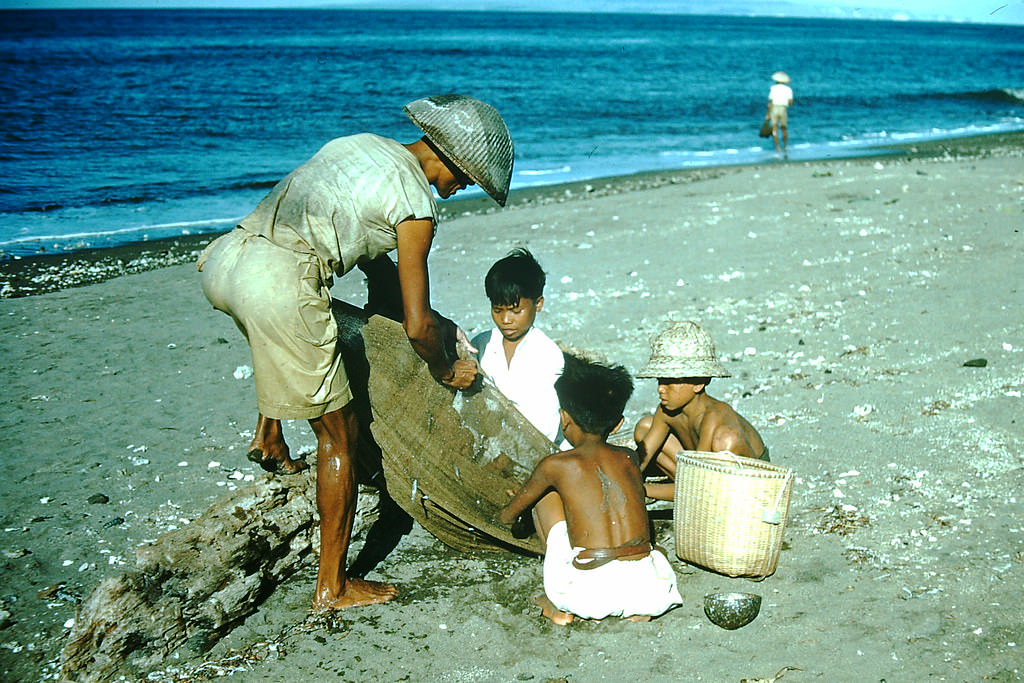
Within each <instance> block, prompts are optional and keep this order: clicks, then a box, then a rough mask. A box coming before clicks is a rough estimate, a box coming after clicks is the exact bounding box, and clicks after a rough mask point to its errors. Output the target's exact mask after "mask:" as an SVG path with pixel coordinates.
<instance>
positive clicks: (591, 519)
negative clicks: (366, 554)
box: [499, 355, 682, 625]
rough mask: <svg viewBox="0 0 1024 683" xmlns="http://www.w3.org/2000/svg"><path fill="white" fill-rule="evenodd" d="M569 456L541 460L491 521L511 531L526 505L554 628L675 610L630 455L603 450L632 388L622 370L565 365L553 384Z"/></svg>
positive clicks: (545, 607) (671, 582)
mask: <svg viewBox="0 0 1024 683" xmlns="http://www.w3.org/2000/svg"><path fill="white" fill-rule="evenodd" d="M555 391H556V392H557V393H558V399H559V401H560V403H561V408H560V410H559V418H560V421H561V427H562V431H563V433H564V434H565V437H566V439H567V440H568V441H569V443H571V444H572V446H573V448H572V450H568V451H563V452H561V453H555V454H553V455H549V456H547V457H546V458H544V459H543V460H541V461H540V462H539V463H538V464H537V467H536V468H535V469H534V471H533V474H532V475H531V477H530V479H529V481H527V482H526V485H525V486H523V488H522V489H521V490H520V491H519V492H518V493H516V494H515V495H514V496H513V497H512V500H511V501H510V502H509V503H508V505H506V506H505V507H504V508H503V509H502V510H501V512H500V513H499V521H500V522H501V523H502V524H511V523H512V521H513V520H515V519H516V518H517V517H518V516H519V515H520V514H521V513H522V512H524V511H525V510H526V509H527V508H528V507H529V506H531V505H534V509H533V517H534V522H535V523H536V525H537V532H538V534H539V535H540V537H541V540H542V541H543V542H544V544H545V548H546V550H545V555H544V595H543V596H540V597H538V598H537V599H536V602H537V604H538V605H540V606H541V608H542V612H543V614H544V616H546V617H548V618H549V619H551V621H553V622H554V623H556V624H560V625H564V624H568V623H571V622H572V621H573V619H574V618H575V617H576V616H579V617H582V618H585V619H603V618H604V617H608V616H618V617H625V618H629V619H632V620H634V621H647V620H649V619H650V618H651V617H654V616H658V615H660V614H662V613H664V612H666V611H668V610H669V609H671V608H672V607H674V606H676V605H678V604H680V603H681V602H682V598H681V597H680V596H679V591H678V589H677V588H676V576H675V573H674V572H673V571H672V567H671V566H670V565H669V563H668V560H667V559H666V557H665V556H664V554H662V553H661V552H660V551H659V550H657V549H655V548H653V547H652V546H651V541H650V536H649V523H648V518H647V509H646V507H645V506H644V489H643V479H642V477H641V476H640V470H639V469H638V468H637V465H636V461H635V460H634V459H633V453H632V452H631V451H630V450H628V449H625V448H620V447H617V446H612V445H610V444H609V443H607V441H606V438H607V437H608V435H609V434H610V433H611V432H612V431H613V430H614V429H615V428H616V427H617V426H618V425H619V424H621V423H622V411H623V409H624V408H625V405H626V402H627V401H628V400H629V397H630V395H631V394H632V393H633V382H632V380H631V379H630V377H629V373H627V372H626V370H625V369H624V368H622V367H614V368H608V367H605V366H602V365H598V364H596V363H590V362H587V361H583V360H580V359H578V358H575V357H572V356H568V355H567V356H566V365H565V371H564V372H563V374H562V376H561V377H559V378H558V380H557V381H556V382H555Z"/></svg>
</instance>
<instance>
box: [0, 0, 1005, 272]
mask: <svg viewBox="0 0 1024 683" xmlns="http://www.w3.org/2000/svg"><path fill="white" fill-rule="evenodd" d="M0 20H2V21H0V174H2V176H0V256H10V255H17V254H29V253H36V252H39V251H40V250H45V251H47V252H52V251H61V250H68V249H78V248H86V247H102V246H110V245H114V244H120V243H124V242H129V241H135V240H139V239H153V238H157V237H166V236H171V235H176V234H182V233H190V232H191V233H195V232H204V231H215V230H222V229H225V228H226V227H229V226H230V225H231V224H232V222H233V221H235V220H237V219H238V218H240V217H241V216H243V215H244V214H246V213H247V212H248V211H249V210H250V209H251V208H252V207H253V206H254V205H255V203H256V202H257V201H258V200H259V198H260V197H261V196H262V195H263V194H264V193H265V192H266V190H267V189H269V188H270V187H271V186H272V185H273V184H274V183H275V182H276V181H277V180H278V179H280V178H281V177H282V176H283V175H285V174H286V173H287V172H288V171H290V170H291V169H292V168H293V167H294V166H296V165H297V164H299V163H301V162H302V161H303V160H305V159H306V158H307V157H308V156H310V155H311V154H313V153H314V152H315V151H316V150H317V149H318V148H319V147H320V145H322V144H323V143H324V142H326V141H327V140H329V139H330V138H333V137H336V136H339V135H346V134H350V133H356V132H362V131H373V132H376V133H380V134H382V135H387V136H390V137H394V138H396V139H398V140H400V141H402V142H408V141H411V140H413V139H415V138H416V137H418V129H416V128H415V127H414V126H412V124H411V123H409V122H408V121H407V120H406V119H405V117H404V115H403V114H402V113H401V107H402V105H403V104H405V103H406V102H408V101H410V100H412V99H415V98H418V97H421V96H424V95H428V94H435V93H442V92H462V93H466V94H470V95H474V96H476V97H479V98H481V99H484V100H486V101H488V102H490V103H492V104H494V105H495V106H496V107H498V109H499V110H500V111H501V112H502V113H503V115H504V117H505V119H506V121H507V122H508V124H509V127H510V129H511V131H512V135H513V137H514V139H515V142H516V150H517V158H516V167H515V173H514V176H513V191H514V190H515V188H517V187H524V186H527V185H534V184H539V183H556V182H563V181H567V180H578V179H582V178H592V177H600V176H608V175H616V174H620V173H630V172H634V171H640V170H652V169H662V168H681V167H694V166H713V165H721V164H734V163H748V162H757V161H764V160H768V159H771V158H772V156H773V154H772V151H771V142H770V141H767V143H766V142H765V141H763V140H761V139H759V138H758V137H757V127H758V124H759V123H760V119H761V118H762V117H763V116H764V107H765V102H766V99H767V93H768V88H769V86H770V85H771V83H770V75H771V73H772V72H774V71H776V70H778V69H783V70H785V71H787V72H788V73H789V74H790V75H791V76H792V78H793V83H792V87H793V90H794V92H795V97H796V104H795V106H794V107H793V108H792V109H791V111H790V158H791V159H815V158H825V157H834V156H846V155H852V154H856V153H858V152H861V151H863V150H865V149H866V148H868V147H869V146H871V145H877V144H880V143H886V142H892V141H907V140H915V139H932V138H941V137H954V136H958V135H966V134H974V133H985V132H999V131H1007V130H1021V129H1024V27H1020V26H992V25H954V24H919V23H896V22H860V21H839V20H812V19H755V18H737V17H699V16H665V15H658V16H643V15H622V14H615V15H601V14H587V15H583V14H505V13H500V14H499V13H449V12H358V11H344V10H340V11H333V10H264V11H256V10H249V11H228V10H226V11H215V10H205V11H204V10H177V11H171V10H168V11H163V10H160V11H155V10H154V11H131V10H107V11H35V12H21V11H6V12H0Z"/></svg>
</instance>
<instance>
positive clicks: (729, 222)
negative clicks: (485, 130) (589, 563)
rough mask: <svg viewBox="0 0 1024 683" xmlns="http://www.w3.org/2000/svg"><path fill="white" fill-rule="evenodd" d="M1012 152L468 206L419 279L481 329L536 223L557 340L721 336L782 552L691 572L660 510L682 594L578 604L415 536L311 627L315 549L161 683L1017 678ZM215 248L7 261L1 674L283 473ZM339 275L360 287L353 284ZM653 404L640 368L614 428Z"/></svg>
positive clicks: (1017, 328) (1021, 191) (50, 672)
mask: <svg viewBox="0 0 1024 683" xmlns="http://www.w3.org/2000/svg"><path fill="white" fill-rule="evenodd" d="M1022 160H1024V135H1022V134H1015V135H1002V136H992V137H986V138H973V139H965V140H954V141H946V142H943V143H933V144H930V145H921V146H918V147H915V148H906V149H901V150H898V151H896V152H895V153H893V154H891V155H888V156H882V157H876V158H864V159H855V160H833V161H824V162H810V163H776V164H768V165H762V166H753V167H735V168H716V169H704V170H700V171H691V172H685V171H680V172H675V173H668V172H665V173H652V174H644V175H640V176H630V177H627V178H618V179H609V180H597V181H591V182H588V183H577V184H574V185H569V186H563V187H558V188H545V189H542V190H531V191H525V192H523V193H521V196H516V195H513V198H512V201H511V202H510V207H509V208H507V209H505V210H497V209H496V208H495V209H493V210H491V209H487V210H483V209H481V208H480V202H474V201H468V202H465V203H463V204H453V205H452V207H455V208H452V209H450V210H449V213H450V214H451V215H450V216H449V218H448V219H447V220H446V221H445V222H443V223H442V224H441V226H440V228H439V230H438V233H437V238H436V240H435V245H434V249H433V253H432V255H431V260H430V268H431V281H432V299H433V301H434V304H435V306H436V308H438V310H440V311H442V312H443V313H445V314H446V315H448V316H450V317H451V318H453V319H454V320H456V321H458V322H459V323H460V324H461V325H462V326H463V328H464V329H465V330H466V331H467V332H468V333H470V334H473V333H475V332H478V331H481V330H483V329H486V328H488V327H489V326H490V319H489V316H488V302H487V300H486V297H485V295H484V292H483V278H484V274H485V273H486V271H487V269H488V267H489V266H490V265H491V263H492V262H493V261H494V260H496V259H498V258H500V257H502V256H504V255H505V254H506V253H507V252H508V251H509V250H510V249H511V248H513V247H516V246H526V247H528V248H529V249H530V250H531V251H533V253H534V254H535V255H536V256H537V258H538V260H539V261H540V262H541V264H542V265H543V266H544V268H545V270H546V271H547V272H548V286H547V289H546V291H545V300H546V304H545V306H544V310H543V312H542V313H541V315H540V317H539V318H538V325H539V326H541V327H542V328H544V329H545V331H547V332H548V334H549V335H550V336H551V337H552V338H553V339H555V340H557V341H559V342H561V343H562V344H564V345H568V346H573V347H579V348H583V349H588V350H591V351H596V352H598V353H600V354H603V355H604V356H605V357H607V358H608V359H609V360H611V361H613V362H616V363H621V364H623V365H625V366H626V367H627V368H628V369H629V370H631V371H634V372H635V371H636V370H637V369H639V368H640V367H641V366H642V365H643V363H644V362H645V361H646V360H647V356H648V353H649V348H650V347H649V338H650V336H651V335H652V334H653V333H654V332H655V331H656V330H657V329H658V328H659V326H660V325H661V323H662V321H663V320H664V319H665V318H666V316H668V315H672V316H674V317H676V318H682V319H693V320H697V321H699V322H700V323H701V324H702V325H703V326H704V327H705V328H706V329H707V330H708V331H709V332H710V333H711V334H712V336H713V337H714V339H715V341H716V344H717V347H718V352H719V355H720V356H721V357H722V358H723V359H724V361H723V362H724V363H725V364H726V366H727V367H728V368H729V369H730V371H731V372H732V375H733V376H732V377H731V378H728V379H723V380H716V381H715V382H714V383H713V384H712V385H711V386H710V387H709V389H708V391H709V393H710V394H712V395H713V396H715V397H717V398H721V399H724V400H727V401H729V402H731V403H732V404H733V405H734V406H735V407H737V408H738V410H740V412H742V413H743V414H744V415H745V416H746V417H747V418H748V419H749V420H750V421H751V422H752V423H753V424H754V425H755V426H757V428H758V429H759V430H760V432H761V434H762V435H763V436H764V438H765V440H766V441H767V442H768V443H769V445H770V447H771V452H772V460H773V462H776V463H778V464H782V465H785V466H787V467H791V468H793V469H794V471H795V473H796V479H795V485H794V489H793V499H792V507H791V511H790V518H789V523H788V526H787V531H786V545H785V547H784V549H783V552H782V556H781V559H780V561H779V566H778V570H777V572H776V573H775V574H774V575H773V576H771V577H769V578H767V579H766V580H764V581H763V582H758V583H755V582H751V581H747V580H744V579H731V578H727V577H723V576H719V575H716V574H712V573H710V572H707V571H704V570H701V569H698V568H696V567H693V566H689V565H686V564H685V563H683V562H681V561H679V560H678V559H677V558H675V555H674V553H673V552H672V549H673V547H674V546H673V539H672V527H671V521H670V519H669V518H668V516H667V515H666V514H665V513H666V512H667V511H666V510H664V509H662V510H659V511H656V512H655V513H653V516H654V517H655V528H656V530H657V532H658V540H659V543H660V544H661V545H663V546H664V547H665V548H666V549H668V551H669V555H670V559H672V561H673V565H674V567H675V569H676V571H677V573H678V576H679V587H680V591H681V593H682V595H683V598H684V604H683V605H682V606H681V607H679V608H677V609H675V610H673V611H671V612H669V613H668V614H666V615H664V616H663V617H661V618H659V619H656V620H654V621H652V622H650V623H646V624H636V623H630V622H623V621H618V620H606V621H604V622H602V623H590V622H585V623H577V624H574V625H571V626H570V627H567V628H563V627H557V626H554V625H552V624H550V623H549V622H547V621H546V620H544V619H542V618H541V616H540V614H539V609H538V608H536V607H535V606H534V605H533V602H532V596H533V595H534V594H536V593H537V592H539V591H540V587H541V564H540V561H539V560H538V559H537V558H533V557H523V556H519V555H514V554H496V555H476V556H472V555H466V554H460V553H457V552H454V551H452V550H450V549H448V548H446V547H445V546H444V545H443V544H441V543H440V542H438V541H437V540H435V539H434V538H433V537H431V536H430V535H429V534H428V533H427V532H425V531H424V530H423V529H422V528H420V527H418V526H414V527H413V530H412V531H411V532H410V533H409V534H407V535H406V536H405V537H404V538H403V539H402V541H401V542H400V543H399V545H398V547H397V548H396V549H395V550H394V551H393V552H392V553H391V554H390V555H389V556H388V557H387V558H385V559H384V560H383V562H381V563H380V564H379V565H378V566H377V567H376V569H375V570H374V571H373V572H372V573H371V574H370V578H373V579H378V580H385V581H390V582H393V583H395V584H396V585H397V586H398V587H399V589H400V591H401V595H400V596H399V597H398V598H397V600H396V601H395V602H393V603H389V604H385V605H378V606H371V607H362V608H357V609H354V610H350V611H346V612H344V613H343V615H342V616H341V618H339V619H338V620H336V621H335V623H333V624H323V623H317V622H313V621H308V620H307V613H308V607H309V601H310V598H311V594H312V587H313V582H314V578H315V562H312V561H311V562H310V563H308V565H307V566H305V567H304V568H303V570H302V571H300V572H299V574H298V575H297V576H295V577H293V578H291V579H290V580H288V581H287V582H286V583H285V584H284V585H282V586H281V587H280V588H279V589H278V590H277V591H276V592H275V593H274V594H273V595H272V596H271V597H270V598H269V599H268V600H267V601H266V602H265V603H263V604H262V605H261V606H260V608H259V610H258V611H257V613H256V614H255V615H253V616H252V617H250V618H249V619H248V620H247V621H246V623H245V624H244V625H242V626H240V627H239V628H237V629H235V630H234V631H233V632H232V633H231V634H230V635H229V636H227V637H226V638H224V639H223V640H222V641H221V642H220V643H218V644H217V645H216V646H215V647H213V648H212V649H211V650H209V651H207V652H205V653H200V654H197V653H195V652H188V651H182V652H179V653H177V656H176V658H171V659H169V660H168V661H166V662H165V664H164V666H163V667H162V668H159V669H155V670H152V671H149V672H146V678H147V679H148V680H154V681H183V680H207V679H209V678H213V677H217V676H219V675H223V674H227V673H231V674H232V675H233V680H240V681H295V680H307V681H319V680H332V681H333V680H337V681H453V682H454V681H459V682H461V681H579V682H586V681H623V680H636V681H714V682H735V683H738V682H739V681H741V680H743V679H753V680H758V679H764V680H772V679H773V677H774V676H775V675H776V674H777V672H783V675H784V676H785V680H786V683H801V681H890V682H892V681H923V680H929V681H983V680H985V681H1017V680H1021V678H1022V677H1024V619H1022V617H1021V614H1022V613H1024V598H1022V594H1021V586H1022V585H1024V512H1022V510H1024V506H1022V500H1021V497H1022V495H1024V493H1022V492H1024V488H1022V484H1024V423H1022V417H1021V416H1022V415H1024V410H1022V408H1024V402H1022V398H1021V393H1022V391H1024V316H1022V315H1021V311H1022V310H1024V301H1022V293H1021V282H1024V267H1022V265H1021V264H1022V262H1024V261H1022V259H1024V236H1022V232H1021V231H1022V229H1024V163H1022ZM209 239H210V238H209V237H205V238H196V239H193V240H182V241H180V242H179V243H177V244H175V245H168V244H159V245H148V246H147V245H142V246H140V248H139V249H137V250H134V252H133V251H132V250H127V251H126V252H125V253H121V254H117V255H114V254H93V255H83V256H78V257H75V258H68V257H53V258H52V259H50V260H48V261H43V260H31V262H30V261H7V262H4V263H3V264H0V266H2V267H0V289H2V290H3V291H2V295H3V297H5V298H2V299H0V363H2V365H3V368H4V371H3V386H4V390H3V392H2V393H0V402H2V412H0V414H2V417H0V449H2V452H3V453H4V458H5V463H6V467H7V470H6V474H7V476H6V477H5V482H4V484H3V501H4V503H3V506H2V512H0V516H2V521H3V523H2V527H0V529H2V536H0V540H2V543H0V550H2V556H0V563H2V564H0V567H2V570H0V571H2V584H0V586H2V588H0V677H2V678H3V679H4V680H11V681H15V680H17V681H36V680H53V679H55V678H56V677H57V666H58V665H57V659H58V657H59V654H60V651H61V649H62V647H63V646H64V643H65V640H66V637H67V634H68V633H69V629H70V628H71V625H72V624H73V621H74V619H75V618H76V606H77V605H78V604H79V603H80V601H82V600H83V599H84V598H85V597H86V596H87V595H88V594H89V593H90V592H91V591H92V590H93V588H95V586H96V585H97V584H98V583H99V582H100V581H101V580H102V579H103V578H104V577H106V576H109V575H112V574H115V573H117V572H121V571H125V570H127V569H131V568H132V567H133V566H134V561H135V560H134V558H135V551H136V548H137V547H138V546H139V545H140V544H144V543H146V542H148V541H152V540H154V539H156V538H158V537H159V536H160V535H161V534H162V533H165V532H167V531H169V530H173V529H176V528H180V527H182V526H184V525H186V524H189V523H190V522H192V521H194V520H195V519H197V518H198V517H199V516H201V515H202V514H203V512H204V511H205V510H207V508H209V507H210V505H211V504H212V503H214V502H215V501H216V500H218V499H220V498H221V497H223V496H224V495H225V494H227V493H228V492H230V491H232V490H235V489H237V488H238V487H240V486H244V485H246V484H247V483H248V482H252V481H255V480H258V479H260V478H262V477H269V476H272V475H267V474H265V473H264V472H263V471H262V470H260V469H259V468H258V467H257V466H255V465H253V464H252V463H250V462H248V461H247V460H246V459H245V457H244V449H245V446H246V445H247V443H248V439H249V438H250V436H251V430H252V427H253V425H254V422H255V416H256V415H255V401H254V395H253V387H252V379H251V378H250V377H247V376H246V373H245V372H243V371H239V372H236V369H239V368H240V366H248V365H250V363H251V361H250V359H249V356H248V349H247V347H246V344H245V342H244V340H243V339H242V337H241V336H240V335H239V333H238V332H237V331H236V330H235V328H234V326H233V324H232V323H231V321H230V320H229V319H228V318H227V316H225V315H223V314H221V313H219V312H217V311H214V310H212V309H211V308H210V306H209V305H208V303H207V302H206V300H205V299H204V298H203V295H202V293H201V291H200V288H199V282H198V276H197V273H196V272H195V268H194V266H193V265H192V260H193V258H194V257H193V253H194V252H195V251H196V250H198V249H199V248H201V245H202V244H204V243H205V242H207V241H209ZM147 250H148V251H147ZM133 259H134V260H133ZM135 271H138V272H135ZM65 273H66V274H67V276H68V277H67V278H62V274H65ZM84 283H91V284H84ZM72 285H81V286H72ZM334 294H335V296H336V297H337V298H339V299H343V300H347V301H351V302H353V303H356V304H358V305H361V304H362V303H363V302H364V301H365V292H364V289H363V286H362V283H361V281H360V278H359V277H358V276H357V275H356V274H352V275H350V276H348V277H345V278H342V279H340V280H339V281H338V282H337V284H336V285H335V288H334ZM236 375H237V376H236ZM656 402H657V399H656V394H655V389H654V382H653V381H652V380H637V382H636V392H635V394H634V398H633V399H632V400H631V402H630V404H629V406H628V412H627V415H626V419H627V423H629V424H632V423H635V421H636V420H637V419H639V417H641V416H642V415H643V414H645V413H646V412H648V411H650V410H651V409H653V408H654V406H655V405H656ZM286 428H287V430H288V434H287V437H288V440H289V443H290V444H291V446H292V449H293V453H294V452H302V453H309V452H311V451H312V450H313V446H314V444H315V440H314V439H313V437H312V434H311V433H310V431H309V428H308V426H307V425H305V424H304V423H289V424H287V425H286ZM361 544H362V539H356V543H355V545H354V547H353V550H352V552H350V559H351V558H352V557H354V555H355V552H357V551H358V550H359V548H360V546H361ZM719 591H744V592H753V593H757V594H760V595H761V596H762V597H763V606H762V609H761V613H760V615H759V616H758V618H757V619H756V620H755V621H753V622H752V623H751V624H750V625H748V626H746V627H744V628H742V629H739V630H736V631H727V630H723V629H720V628H718V627H717V626H715V625H713V624H712V623H710V622H709V621H708V619H707V618H706V617H705V615H704V613H703V597H704V595H705V594H706V593H709V592H719ZM785 667H794V668H795V670H794V669H789V670H784V669H785Z"/></svg>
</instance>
